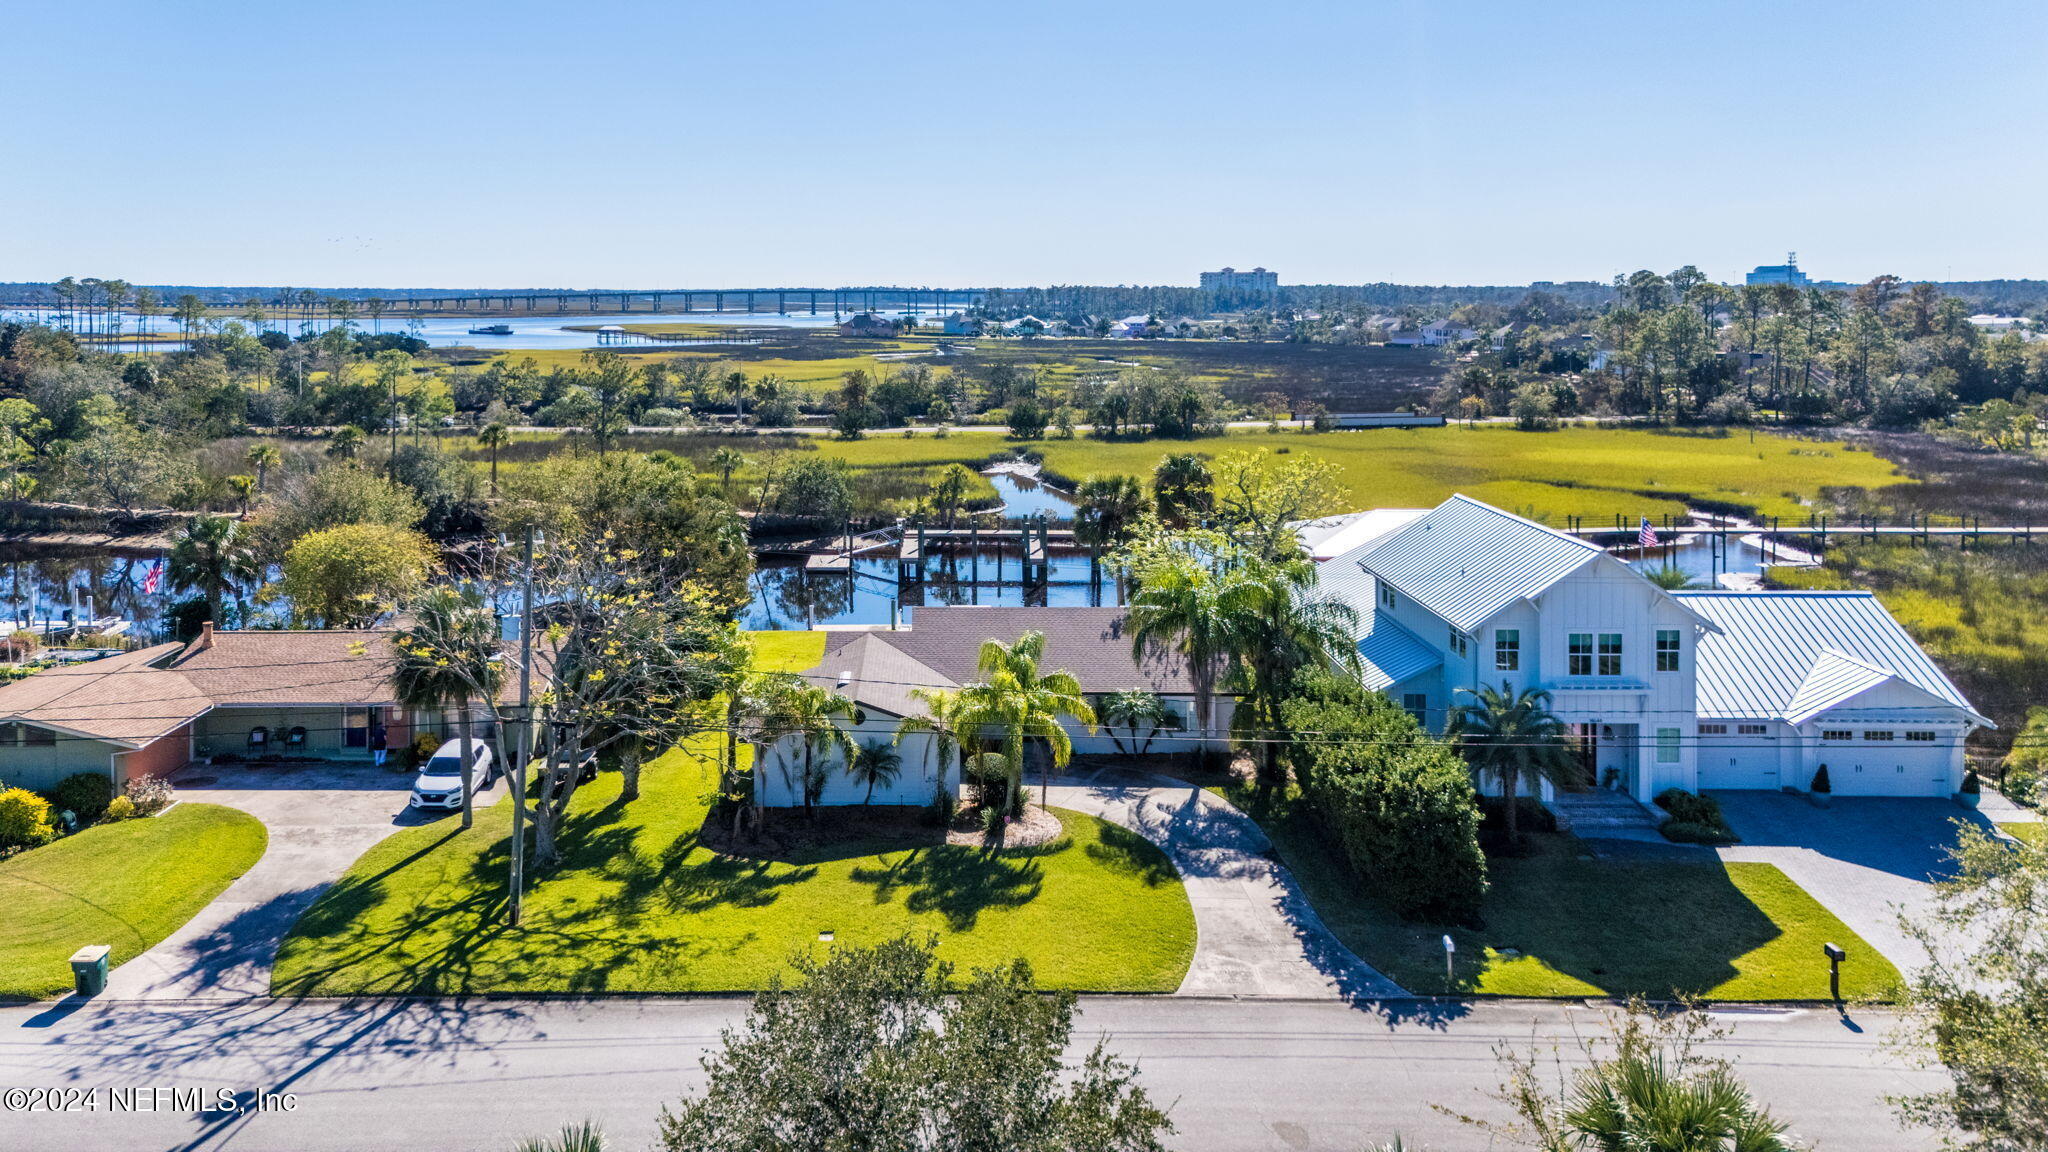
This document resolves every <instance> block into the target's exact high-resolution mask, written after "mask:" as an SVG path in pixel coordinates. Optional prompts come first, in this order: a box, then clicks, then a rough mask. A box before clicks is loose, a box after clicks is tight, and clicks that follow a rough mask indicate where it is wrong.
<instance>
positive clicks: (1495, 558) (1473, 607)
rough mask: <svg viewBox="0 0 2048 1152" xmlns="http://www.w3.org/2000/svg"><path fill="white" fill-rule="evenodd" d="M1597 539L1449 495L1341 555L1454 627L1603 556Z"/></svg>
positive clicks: (1466, 626)
mask: <svg viewBox="0 0 2048 1152" xmlns="http://www.w3.org/2000/svg"><path fill="white" fill-rule="evenodd" d="M1605 555H1606V553H1605V552H1603V551H1602V550H1601V549H1600V548H1599V547H1598V546H1596V545H1593V544H1589V543H1587V542H1586V541H1584V540H1580V539H1579V538H1577V537H1575V536H1568V535H1566V534H1565V533H1563V532H1559V531H1557V530H1556V529H1554V528H1547V527H1545V526H1543V525H1541V524H1538V523H1536V522H1535V521H1534V520H1525V519H1523V518H1522V517H1520V516H1516V515H1513V514H1512V513H1508V512H1503V511H1501V510H1500V509H1498V508H1495V507H1494V506H1492V505H1491V504H1486V503H1482V502H1480V501H1478V500H1474V499H1472V498H1471V497H1470V496H1464V495H1458V496H1453V497H1451V498H1450V499H1449V500H1446V501H1444V502H1443V503H1442V504H1439V505H1437V506H1436V507H1435V508H1434V509H1431V510H1430V512H1429V513H1428V514H1427V515H1425V516H1422V517H1421V518H1419V519H1417V520H1415V521H1414V522H1413V523H1411V524H1409V525H1408V526H1407V527H1406V528H1403V529H1401V530H1400V531H1398V532H1395V533H1394V534H1392V535H1390V536H1384V537H1381V538H1380V539H1379V540H1377V541H1373V542H1371V543H1368V544H1366V545H1365V546H1364V547H1363V548H1361V549H1360V550H1358V551H1357V552H1354V553H1352V554H1351V555H1350V556H1347V557H1345V558H1344V559H1343V560H1342V561H1340V563H1346V562H1349V563H1356V564H1358V565H1359V566H1360V567H1362V568H1364V569H1365V570H1366V571H1368V572H1371V573H1372V574H1373V575H1375V576H1378V577H1380V578H1381V579H1384V580H1386V581H1387V582H1388V583H1390V584H1392V585H1393V586H1394V587H1395V589H1397V590H1398V591H1399V592H1401V593H1402V594H1403V595H1405V596H1407V597H1408V598H1409V599H1410V600H1413V601H1415V602H1416V603H1417V604H1420V605H1422V606H1423V607H1424V608H1427V609H1429V610H1430V611H1431V612H1434V613H1435V614H1436V615H1438V616H1440V617H1442V618H1443V619H1444V620H1446V621H1448V622H1449V623H1450V624H1451V625H1452V626H1453V627H1455V628H1458V629H1459V630H1461V631H1467V632H1469V631H1471V630H1472V629H1473V628H1475V627H1477V626H1478V625H1480V624H1482V623H1484V622H1486V621H1487V620H1489V619H1491V618H1492V617H1493V616H1494V615H1495V614H1497V613H1498V612H1500V611H1501V610H1502V609H1503V608H1506V607H1508V606H1509V605H1511V604H1514V603H1516V602H1517V601H1520V600H1527V599H1529V598H1530V597H1532V596H1535V595H1537V594H1538V593H1540V592H1542V591H1543V590H1544V589H1546V588H1549V587H1550V586H1551V585H1553V584H1555V583H1557V582H1558V581H1559V580H1562V579H1564V578H1565V577H1566V576H1569V575H1571V574H1572V573H1573V572H1576V571H1578V570H1579V569H1580V568H1583V567H1585V566H1586V565H1587V564H1589V563H1591V562H1592V561H1593V560H1595V559H1596V558H1598V557H1601V556H1605Z"/></svg>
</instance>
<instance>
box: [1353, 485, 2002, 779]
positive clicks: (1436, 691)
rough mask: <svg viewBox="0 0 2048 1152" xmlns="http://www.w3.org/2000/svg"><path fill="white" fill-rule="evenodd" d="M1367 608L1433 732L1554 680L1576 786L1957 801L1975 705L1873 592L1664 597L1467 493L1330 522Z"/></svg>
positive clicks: (1385, 662) (1384, 677)
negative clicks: (1813, 785) (1952, 796)
mask: <svg viewBox="0 0 2048 1152" xmlns="http://www.w3.org/2000/svg"><path fill="white" fill-rule="evenodd" d="M1318 532H1319V534H1320V535H1321V536H1322V539H1320V540H1318V541H1317V543H1318V544H1322V545H1324V546H1323V547H1319V548H1316V549H1315V551H1316V552H1317V553H1318V554H1319V555H1324V554H1328V553H1329V551H1330V549H1328V548H1327V544H1328V543H1329V542H1331V541H1335V540H1341V539H1343V538H1344V536H1345V535H1346V534H1347V533H1349V534H1351V535H1352V538H1353V539H1354V540H1355V541H1356V542H1355V543H1354V544H1353V545H1352V546H1351V547H1350V548H1349V550H1348V551H1345V552H1343V553H1342V554H1340V555H1336V556H1334V557H1333V558H1331V559H1329V560H1326V561H1323V562H1322V563H1321V565H1320V573H1321V580H1322V583H1323V585H1324V587H1325V588H1326V589H1329V590H1332V591H1334V592H1336V593H1337V594H1339V595H1341V596H1343V597H1344V598H1345V599H1346V600H1347V601H1349V602H1350V603H1351V604H1352V606H1353V607H1354V608H1356V609H1357V610H1358V612H1359V613H1360V616H1361V618H1362V627H1361V636H1360V639H1359V654H1360V656H1361V657H1362V659H1363V661H1364V664H1365V681H1366V684H1367V686H1368V687H1371V688H1375V689H1379V690H1381V691H1384V692H1386V693H1387V694H1388V695H1389V696H1390V697H1391V698H1393V699H1394V700H1396V701H1397V702H1399V703H1401V704H1402V705H1404V706H1405V707H1407V708H1408V709H1409V710H1410V711H1411V712H1413V713H1414V714H1415V715H1416V716H1418V717H1419V718H1421V719H1422V720H1423V722H1424V723H1425V724H1426V725H1427V726H1428V727H1430V728H1432V729H1435V730H1441V729H1442V728H1443V727H1444V725H1445V723H1446V721H1447V719H1448V717H1449V713H1450V709H1452V708H1453V707H1455V706H1457V705H1458V704H1460V703H1464V702H1467V701H1469V700H1470V699H1471V697H1470V695H1469V693H1470V692H1471V691H1473V690H1476V689H1477V688H1478V687H1479V686H1480V685H1482V684H1488V685H1502V684H1505V685H1507V686H1508V687H1509V688H1510V689H1512V690H1515V691H1520V690H1522V689H1524V688H1540V689H1545V690H1548V691H1549V692H1550V693H1551V698H1552V699H1551V710H1552V711H1553V712H1554V713H1555V714H1556V715H1557V716H1558V717H1559V718H1560V719H1561V720H1563V721H1564V722H1565V723H1566V724H1567V725H1569V726H1570V728H1571V731H1572V732H1573V733H1574V735H1575V736H1577V737H1578V738H1579V748H1580V749H1581V753H1580V757H1581V763H1582V765H1583V777H1582V780H1581V784H1583V785H1584V786H1597V787H1607V788H1613V789H1616V790H1618V791H1622V792H1626V793H1627V794H1629V795H1631V796H1633V797H1635V798H1636V799H1637V800H1640V801H1648V800H1650V799H1651V798H1652V797H1654V796H1655V795H1656V794H1657V793H1658V792H1661V791H1663V790H1664V789H1666V788H1684V789H1687V790H1688V791H1696V790H1698V789H1700V788H1778V787H1797V788H1803V787H1805V786H1807V785H1808V784H1809V783H1810V781H1811V779H1812V775H1813V772H1814V770H1815V769H1817V768H1818V767H1819V765H1820V764H1822V763H1828V764H1829V765H1830V773H1829V774H1830V778H1831V783H1832V784H1833V787H1834V790H1835V792H1836V793H1837V794H1843V795H1947V794H1948V793H1949V792H1952V791H1954V790H1955V789H1956V788H1957V787H1959V786H1960V784H1961V781H1962V773H1963V755H1962V741H1963V737H1964V736H1965V735H1967V734H1968V732H1969V731H1970V730H1971V729H1972V728H1974V727H1977V726H1979V725H1984V724H1988V723H1989V721H1987V720H1985V719H1984V717H1982V716H1981V715H1979V714H1977V713H1976V712H1975V711H1973V710H1972V709H1971V708H1970V706H1969V703H1968V701H1966V700H1964V699H1963V697H1962V695H1961V693H1959V692H1957V691H1956V689H1955V686H1954V685H1952V684H1950V683H1949V682H1948V680H1947V679H1946V678H1945V677H1943V676H1942V674H1941V673H1940V671H1939V670H1938V669H1936V668H1935V667H1934V664H1933V662H1932V661H1930V660H1929V659H1928V658H1927V655H1926V654H1925V653H1924V652H1922V651H1921V650H1920V648H1919V647H1918V646H1917V645H1916V644H1914V643H1913V641H1912V639H1911V638H1910V637H1909V636H1907V635H1906V633H1905V630H1904V629H1903V628H1901V627H1900V626H1899V624H1898V622H1897V621H1895V620H1893V619H1892V618H1891V616H1890V615H1889V614H1888V613H1886V612H1885V611H1884V609H1883V608H1882V607H1881V606H1880V605H1879V604H1878V603H1877V602H1876V600H1875V599H1874V598H1872V597H1871V596H1869V595H1868V594H1866V593H1840V592H1819V593H1806V592H1758V593H1738V592H1712V593H1676V594H1674V593H1671V592H1666V591H1664V590H1663V589H1660V588H1658V587H1657V586H1656V585H1655V584H1652V583H1651V582H1650V581H1649V580H1647V579H1645V578H1644V577H1643V576H1642V575H1641V574H1639V573H1637V572H1636V571H1634V570H1633V569H1631V568H1630V567H1629V566H1628V565H1627V564H1625V563H1623V562H1622V561H1620V560H1618V559H1616V558H1615V557H1613V556H1612V555H1609V554H1608V553H1607V552H1605V551H1604V550H1602V549H1601V548H1599V547H1597V546H1595V545H1593V544H1590V543H1587V542H1585V541H1583V540H1580V539H1578V538H1576V537H1573V536H1569V535H1566V534H1565V533H1562V532H1558V531H1556V530H1554V529H1551V528H1548V527H1545V526H1544V525H1541V524H1538V523H1535V522H1534V521H1530V520H1525V519H1523V518H1522V517H1519V516H1515V515H1512V514H1510V513H1507V512H1503V511H1501V510H1500V509H1498V508H1494V507H1492V506H1490V505H1487V504H1484V503H1481V502H1480V501H1477V500H1473V499H1471V498H1469V497H1465V496H1454V497H1452V498H1451V499H1449V500H1447V501H1445V502H1444V503H1443V504H1441V505H1439V506H1438V507H1436V508H1434V509H1432V510H1430V511H1428V512H1426V513H1421V514H1419V515H1418V514H1415V513H1414V512H1413V511H1412V510H1392V509H1389V510H1383V511H1382V512H1380V513H1375V514H1373V515H1372V516H1370V517H1362V518H1359V519H1356V520H1354V521H1352V522H1351V523H1349V524H1345V525H1341V526H1336V527H1335V529H1334V531H1333V530H1332V529H1331V527H1330V526H1328V525H1327V524H1325V525H1323V526H1320V527H1319V529H1318Z"/></svg>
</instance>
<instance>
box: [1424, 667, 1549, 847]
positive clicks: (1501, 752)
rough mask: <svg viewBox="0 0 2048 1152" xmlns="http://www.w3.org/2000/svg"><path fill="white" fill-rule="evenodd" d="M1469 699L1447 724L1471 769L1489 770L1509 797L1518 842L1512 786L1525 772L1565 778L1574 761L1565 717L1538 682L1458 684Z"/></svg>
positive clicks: (1511, 831) (1511, 838)
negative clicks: (1518, 685) (1526, 684)
mask: <svg viewBox="0 0 2048 1152" xmlns="http://www.w3.org/2000/svg"><path fill="white" fill-rule="evenodd" d="M1458 691H1459V693H1460V694H1462V695H1466V696H1470V697H1472V698H1473V703H1471V704H1460V705H1458V706H1457V707H1455V708H1452V709H1451V721H1450V724H1449V726H1448V728H1447V730H1446V732H1447V734H1448V735H1449V736H1450V737H1451V739H1452V740H1454V741H1456V743H1457V744H1458V747H1459V749H1460V750H1461V751H1463V752H1464V753H1465V758H1466V760H1468V761H1469V762H1470V763H1471V765H1472V768H1473V770H1474V771H1477V772H1480V773H1487V772H1491V773H1493V775H1494V777H1495V778H1496V779H1498V780H1499V781H1500V791H1501V798H1502V799H1503V800H1505V801H1506V802H1507V826H1508V827H1507V837H1508V843H1509V844H1518V843H1520V837H1521V832H1520V830H1519V828H1518V826H1517V821H1516V819H1515V816H1516V812H1515V806H1516V799H1515V796H1516V791H1517V789H1518V788H1519V786H1520V784H1521V781H1522V778H1523V777H1525V776H1526V777H1531V778H1534V779H1538V780H1549V781H1551V782H1552V783H1558V784H1561V783H1564V782H1566V781H1567V780H1569V779H1570V778H1571V773H1572V771H1573V769H1574V768H1575V767H1576V765H1575V762H1574V761H1573V759H1572V755H1571V748H1570V744H1569V739H1568V735H1567V733H1566V731H1565V726H1564V722H1563V721H1561V720H1559V719H1558V718H1557V717H1556V716H1555V715H1553V714H1552V713H1551V711H1550V693H1549V692H1548V691H1546V690H1544V689H1541V688H1524V689H1522V690H1521V691H1520V692H1516V691H1515V690H1514V686H1513V685H1512V684H1508V683H1505V682H1503V683H1502V684H1501V686H1500V687H1498V688H1495V687H1493V686H1492V685H1490V684H1488V685H1483V686H1481V687H1480V688H1479V690H1478V691H1476V692H1475V691H1473V690H1472V689H1470V688H1460V689H1459V690H1458Z"/></svg>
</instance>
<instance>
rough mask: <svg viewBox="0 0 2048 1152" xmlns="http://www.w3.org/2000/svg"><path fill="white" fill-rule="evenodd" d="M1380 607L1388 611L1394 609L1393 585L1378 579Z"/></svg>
mask: <svg viewBox="0 0 2048 1152" xmlns="http://www.w3.org/2000/svg"><path fill="white" fill-rule="evenodd" d="M1380 607H1382V608H1385V609H1387V610H1388V611H1390V612H1391V611H1393V609H1394V586H1393V585H1391V584H1389V583H1387V582H1386V581H1384V580H1382V581H1380Z"/></svg>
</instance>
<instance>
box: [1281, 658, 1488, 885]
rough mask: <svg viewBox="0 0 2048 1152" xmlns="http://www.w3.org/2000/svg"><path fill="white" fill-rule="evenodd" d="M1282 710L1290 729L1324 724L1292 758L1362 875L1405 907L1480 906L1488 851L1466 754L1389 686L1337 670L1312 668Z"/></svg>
mask: <svg viewBox="0 0 2048 1152" xmlns="http://www.w3.org/2000/svg"><path fill="white" fill-rule="evenodd" d="M1280 711H1281V719H1282V722H1283V723H1284V724H1285V725H1286V726H1287V727H1288V728H1289V729H1292V730H1295V731H1303V732H1320V733H1324V734H1325V735H1324V737H1323V738H1322V739H1320V740H1318V741H1316V742H1314V743H1302V744H1296V745H1293V746H1291V747H1290V748H1289V760H1290V762H1291V764H1292V765H1293V767H1294V768H1295V771H1296V775H1297V778H1298V779H1299V781H1300V785H1301V791H1302V794H1303V797H1304V799H1305V800H1306V801H1307V802H1308V806H1309V809H1310V810H1311V811H1312V812H1314V813H1315V815H1316V819H1317V821H1318V822H1319V823H1321V824H1322V826H1323V829H1324V831H1325V832H1327V833H1328V834H1329V835H1330V837H1331V839H1333V840H1334V841H1336V843H1337V844H1338V846H1339V847H1340V848H1341V849H1342V850H1343V853H1344V856H1345V859H1346V861H1347V862H1349V863H1350V865H1351V869H1352V871H1353V872H1354V873H1356V874H1357V876H1358V878H1359V879H1360V881H1361V882H1363V883H1364V884H1366V885H1369V886H1370V888H1371V890H1372V891H1373V892H1374V893H1376V894H1377V895H1378V896H1379V897H1380V898H1382V899H1383V900H1385V901H1386V903H1387V904H1388V905H1389V906H1390V907H1391V908H1392V909H1393V910H1394V911H1395V912H1397V913H1399V914H1400V915H1402V916H1404V917H1410V918H1426V919H1436V920H1452V921H1455V920H1465V919H1469V918H1470V917H1472V916H1473V915H1474V914H1476V913H1477V912H1478V910H1479V904H1480V901H1481V900H1482V899H1483V898H1484V897H1485V895H1486V858H1485V856H1484V855H1483V854H1482V853H1481V852H1480V849H1479V806H1478V804H1477V803H1476V801H1475V797H1474V794H1473V790H1472V778H1471V774H1470V773H1469V772H1468V771H1467V770H1466V767H1465V762H1464V760H1463V759H1462V758H1460V757H1459V756H1458V754H1457V753H1456V752H1454V751H1452V750H1451V748H1450V746H1449V745H1447V744H1445V743H1443V742H1442V741H1440V740H1435V739H1432V738H1431V737H1430V736H1429V735H1428V733H1426V732H1424V731H1423V730H1422V727H1421V726H1420V725H1418V724H1417V723H1416V722H1415V719H1414V717H1412V716H1410V715H1408V713H1407V712H1405V711H1403V710H1402V709H1400V708H1399V707H1397V706H1396V705H1395V704H1393V703H1392V702H1391V701H1389V700H1388V699H1387V698H1386V697H1385V696H1382V695H1380V694H1379V693H1377V692H1367V691H1366V690H1365V689H1364V688H1362V687H1360V686H1359V685H1358V683H1357V682H1356V681H1348V680H1344V679H1340V678H1338V677H1335V676H1332V675H1330V674H1328V673H1322V672H1318V673H1312V674H1310V675H1307V676H1304V677H1303V678H1302V679H1301V680H1300V681H1299V682H1298V684H1297V689H1296V695H1295V696H1294V698H1292V699H1290V700H1288V701H1286V702H1285V703H1283V704H1282V705H1281V710H1280ZM1347 737H1349V738H1350V740H1348V741H1347V740H1346V738H1347Z"/></svg>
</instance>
